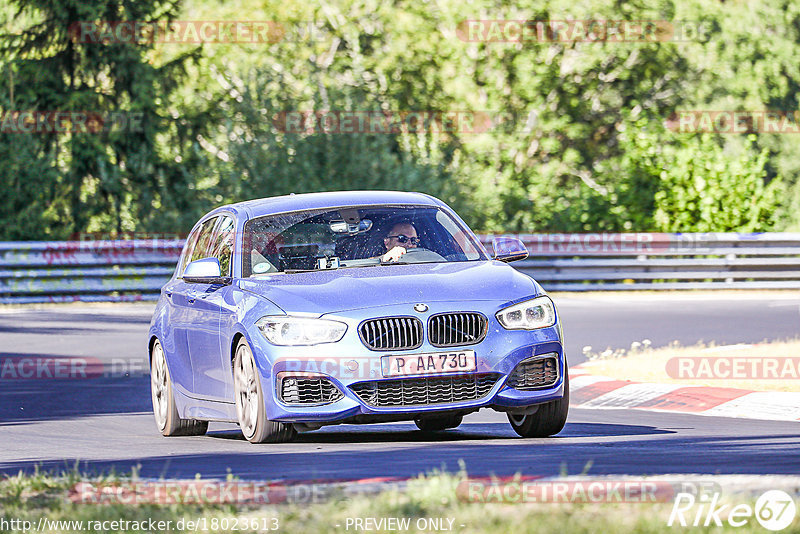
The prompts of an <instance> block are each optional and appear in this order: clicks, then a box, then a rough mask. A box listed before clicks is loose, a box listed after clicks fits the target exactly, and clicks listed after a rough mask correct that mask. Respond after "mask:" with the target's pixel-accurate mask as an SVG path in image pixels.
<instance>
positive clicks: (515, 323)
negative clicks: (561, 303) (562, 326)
mask: <svg viewBox="0 0 800 534" xmlns="http://www.w3.org/2000/svg"><path fill="white" fill-rule="evenodd" d="M497 320H498V321H500V324H501V325H503V328H505V329H506V330H536V329H537V328H547V327H548V326H553V325H554V324H556V308H555V306H553V301H552V300H550V297H547V296H543V297H536V298H535V299H531V300H526V301H525V302H520V303H519V304H514V305H513V306H509V307H508V308H505V309H503V310H500V311H499V312H497Z"/></svg>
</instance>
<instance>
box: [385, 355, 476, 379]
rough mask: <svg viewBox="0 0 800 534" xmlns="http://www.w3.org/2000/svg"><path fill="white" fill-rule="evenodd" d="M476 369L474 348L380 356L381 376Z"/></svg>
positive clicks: (458, 371) (462, 371)
mask: <svg viewBox="0 0 800 534" xmlns="http://www.w3.org/2000/svg"><path fill="white" fill-rule="evenodd" d="M475 369H477V366H476V360H475V351H474V350H459V351H451V352H432V353H429V354H406V355H403V356H395V355H391V356H384V357H382V358H381V370H382V371H383V376H409V375H431V374H438V373H465V372H467V373H468V372H471V371H475Z"/></svg>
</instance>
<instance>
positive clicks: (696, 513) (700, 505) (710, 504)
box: [667, 490, 797, 532]
mask: <svg viewBox="0 0 800 534" xmlns="http://www.w3.org/2000/svg"><path fill="white" fill-rule="evenodd" d="M719 500H720V494H719V493H714V494H713V496H711V499H710V500H709V495H708V494H701V495H700V496H699V497H697V496H695V495H693V494H691V493H679V494H678V495H676V496H675V503H674V504H673V506H672V513H671V514H670V516H669V521H668V522H667V525H668V526H670V527H671V526H673V525H676V524H677V525H680V526H682V527H685V526H693V527H700V526H703V527H709V526H712V525H713V526H718V527H721V526H723V524H724V523H727V524H728V525H730V526H731V527H741V526H744V525H746V524H747V523H748V522H749V521H750V520H751V519H752V518H753V517H755V519H756V521H758V522H759V524H761V526H762V527H764V528H765V529H767V530H771V531H773V532H777V531H780V530H783V529H785V528H786V527H788V526H789V525H791V524H792V521H794V517H795V514H796V513H797V506H796V505H795V502H794V499H793V498H792V497H791V496H790V495H789V494H788V493H786V492H784V491H781V490H770V491H767V492H766V493H764V494H763V495H761V496H760V497H759V498H758V500H757V501H756V504H755V506H754V507H752V506H750V505H749V504H737V505H736V506H733V508H731V505H730V504H721V503H720V502H719Z"/></svg>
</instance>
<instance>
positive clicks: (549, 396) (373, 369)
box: [252, 302, 567, 424]
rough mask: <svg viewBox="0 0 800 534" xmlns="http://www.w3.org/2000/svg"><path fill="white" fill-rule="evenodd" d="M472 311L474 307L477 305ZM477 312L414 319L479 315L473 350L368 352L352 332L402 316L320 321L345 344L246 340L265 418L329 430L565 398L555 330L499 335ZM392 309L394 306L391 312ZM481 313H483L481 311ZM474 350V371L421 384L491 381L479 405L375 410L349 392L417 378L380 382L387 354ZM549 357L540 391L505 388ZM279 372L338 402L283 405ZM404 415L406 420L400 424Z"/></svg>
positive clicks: (364, 313)
mask: <svg viewBox="0 0 800 534" xmlns="http://www.w3.org/2000/svg"><path fill="white" fill-rule="evenodd" d="M476 304H478V303H476ZM480 304H482V306H478V305H475V306H469V304H465V303H463V302H459V303H446V302H443V303H432V304H431V306H430V308H431V309H430V310H429V311H428V313H427V314H424V315H422V316H420V318H421V319H422V320H423V321H424V322H426V323H427V321H426V317H425V316H426V315H427V316H430V315H433V314H436V313H441V312H443V311H451V310H454V309H458V310H465V311H466V310H470V311H472V310H474V311H480V312H481V313H483V314H484V315H485V316H486V317H487V318H488V332H487V335H486V337H485V339H484V340H483V341H481V342H480V343H477V344H474V345H468V346H461V347H454V348H446V349H443V348H438V347H434V346H432V345H430V344H429V343H428V341H427V339H426V340H425V341H424V342H423V344H422V345H421V346H420V347H418V348H416V349H413V350H403V351H372V350H369V349H368V348H367V347H365V346H364V344H363V343H362V342H361V340H360V339H359V337H358V334H357V331H356V330H357V328H358V325H359V324H360V322H361V321H362V320H364V319H367V318H371V317H375V316H389V315H392V314H396V315H401V314H402V315H408V313H407V310H397V309H388V310H377V311H376V310H375V309H374V308H371V309H368V310H356V311H354V312H349V313H347V314H346V315H342V314H329V315H326V316H325V317H326V318H330V319H335V320H339V321H342V322H345V323H347V324H348V331H347V333H346V334H345V337H344V338H343V339H342V340H341V341H340V342H337V343H327V344H322V345H315V346H311V347H276V346H274V345H271V344H270V343H268V342H267V341H266V340H265V339H264V338H263V336H261V335H260V334H259V335H257V336H253V337H254V339H252V341H253V345H254V347H253V350H254V355H255V356H256V362H257V366H258V368H259V371H260V373H261V381H262V382H261V383H262V385H263V389H264V400H265V405H266V410H267V417H268V418H269V419H270V420H273V421H284V422H297V423H301V422H302V423H319V424H326V423H327V424H330V423H336V422H346V421H348V420H356V421H357V420H359V419H368V418H369V417H374V418H375V419H376V420H379V419H380V417H381V416H385V418H386V420H391V419H392V418H396V419H398V420H399V419H403V418H408V419H413V418H414V417H416V416H417V415H418V414H425V413H431V412H442V411H450V412H454V411H462V412H464V413H467V412H470V411H475V410H478V409H480V408H484V407H490V408H495V409H498V410H502V411H520V410H524V409H525V408H526V407H530V406H534V405H537V404H542V403H546V402H549V401H553V400H557V399H560V398H561V397H562V396H563V395H564V374H565V373H566V370H567V365H566V358H565V355H564V350H563V344H562V339H561V329H560V326H559V324H558V323H556V324H555V325H554V326H552V327H549V328H542V329H539V330H533V331H523V330H505V329H504V328H503V327H502V326H501V325H500V324H499V323H498V322H497V319H496V318H495V317H494V313H488V312H487V311H485V310H486V309H487V308H490V309H491V308H494V307H495V306H486V304H487V303H485V302H482V303H480ZM392 308H396V307H392ZM482 310H483V311H482ZM458 350H473V351H475V354H476V358H477V370H476V371H475V372H474V373H469V374H446V373H438V374H431V375H425V377H426V378H431V379H435V378H438V377H456V376H457V377H470V376H471V375H481V376H487V375H493V376H496V377H497V381H496V382H495V383H494V385H493V386H492V387H491V389H490V390H489V391H488V393H486V394H484V395H483V396H480V397H479V398H472V399H468V400H459V401H455V402H439V403H433V404H412V405H403V406H374V405H371V404H368V403H367V402H365V401H364V400H362V398H360V397H359V396H358V395H357V394H356V393H355V391H354V390H353V389H352V386H355V385H357V384H361V383H364V382H384V381H392V380H400V379H402V380H413V379H418V378H420V377H419V376H416V377H402V378H400V377H384V376H383V374H382V371H381V357H382V356H385V355H387V354H394V355H408V356H412V355H417V354H428V353H441V352H455V351H458ZM543 355H550V356H553V357H555V358H556V359H557V362H558V363H557V369H558V377H557V379H556V381H555V382H554V383H553V384H552V385H550V386H547V387H542V388H539V389H535V390H521V389H515V388H513V387H510V386H509V385H508V384H507V382H508V378H509V374H510V373H512V371H513V370H514V369H515V367H516V366H517V365H518V364H519V363H520V362H522V361H523V360H527V359H530V358H533V357H539V356H543ZM279 373H281V374H284V373H285V374H287V375H292V376H303V375H305V376H311V377H324V378H326V379H327V380H329V381H330V382H331V383H332V384H333V385H334V386H335V387H336V388H338V389H339V391H341V393H342V396H341V398H339V399H338V400H336V401H334V402H328V403H317V404H308V405H303V404H286V403H284V402H283V401H282V400H281V399H280V398H279V395H278V376H279ZM406 416H407V417H406Z"/></svg>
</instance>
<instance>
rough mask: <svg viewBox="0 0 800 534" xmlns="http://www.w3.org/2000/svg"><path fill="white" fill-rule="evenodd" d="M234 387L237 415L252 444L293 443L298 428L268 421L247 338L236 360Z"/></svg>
mask: <svg viewBox="0 0 800 534" xmlns="http://www.w3.org/2000/svg"><path fill="white" fill-rule="evenodd" d="M233 385H234V389H235V392H236V415H237V417H238V419H239V426H240V427H241V429H242V434H244V437H245V439H246V440H247V441H249V442H250V443H281V442H284V441H289V440H291V439H292V438H293V437H294V436H295V434H296V431H295V429H294V426H293V425H291V424H287V423H278V422H276V421H270V420H269V419H267V409H266V407H265V406H264V390H263V388H262V387H261V379H260V377H259V373H258V369H257V367H256V361H255V359H254V358H253V351H252V350H250V345H248V344H247V341H245V339H244V338H243V339H242V340H241V341H239V345H238V346H237V347H236V356H235V357H234V359H233Z"/></svg>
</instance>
